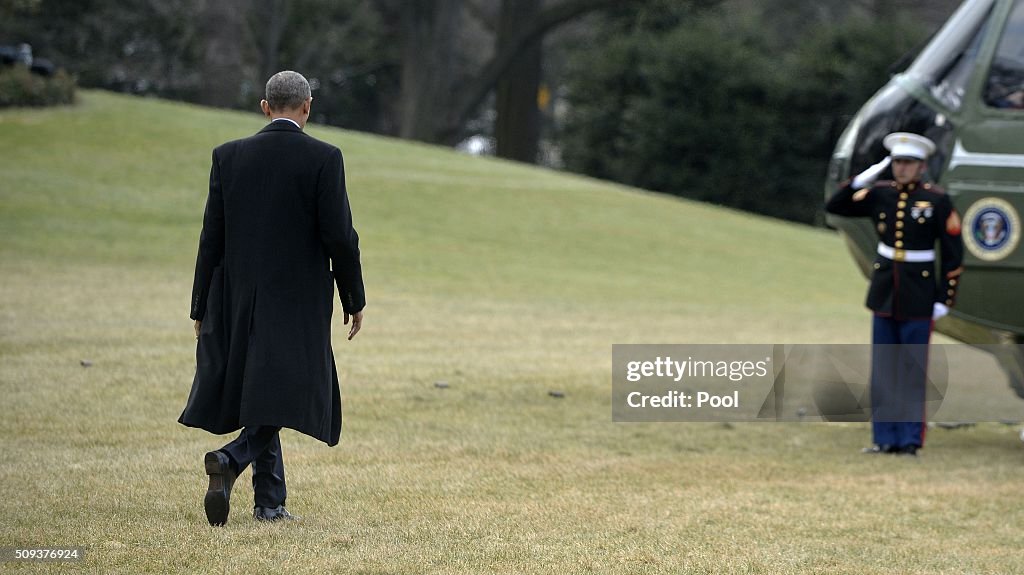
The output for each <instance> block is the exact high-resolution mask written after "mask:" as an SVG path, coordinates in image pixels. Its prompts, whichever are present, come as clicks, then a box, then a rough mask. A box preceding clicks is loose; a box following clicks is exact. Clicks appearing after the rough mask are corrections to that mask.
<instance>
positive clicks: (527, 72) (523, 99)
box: [494, 0, 542, 163]
mask: <svg viewBox="0 0 1024 575" xmlns="http://www.w3.org/2000/svg"><path fill="white" fill-rule="evenodd" d="M538 12H540V0H503V1H502V3H501V20H500V22H499V24H498V37H497V49H496V50H495V53H496V54H500V53H501V52H502V51H503V50H507V49H508V48H509V47H510V44H511V42H512V41H513V40H514V39H515V36H516V33H517V32H518V31H520V30H522V29H523V28H525V27H526V26H527V25H528V24H530V23H531V22H532V21H533V20H534V19H535V18H536V16H537V14H538ZM541 43H542V37H539V38H536V39H534V40H532V41H531V42H529V43H528V44H527V45H526V46H525V47H524V48H523V49H522V51H521V52H520V53H519V55H518V56H517V57H516V58H515V60H513V62H512V64H511V65H510V66H509V67H508V70H507V71H506V72H505V74H503V75H502V76H501V79H500V80H498V84H497V86H496V88H497V98H496V108H497V119H496V120H495V125H494V135H495V138H496V139H497V155H498V156H499V157H502V158H508V159H510V160H517V161H520V162H528V163H533V162H535V161H536V160H537V145H538V140H539V139H540V110H539V109H538V108H537V90H538V89H539V88H540V79H541Z"/></svg>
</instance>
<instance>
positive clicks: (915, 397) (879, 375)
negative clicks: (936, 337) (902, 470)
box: [871, 316, 932, 447]
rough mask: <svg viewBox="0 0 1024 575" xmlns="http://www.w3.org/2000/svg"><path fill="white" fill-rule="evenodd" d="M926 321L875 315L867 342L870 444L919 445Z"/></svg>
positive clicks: (922, 420)
mask: <svg viewBox="0 0 1024 575" xmlns="http://www.w3.org/2000/svg"><path fill="white" fill-rule="evenodd" d="M931 333H932V321H931V320H930V319H925V320H906V321H897V320H894V319H892V318H887V317H880V316H875V320H874V323H873V325H872V337H871V341H872V344H873V345H872V347H871V432H872V435H873V436H874V442H875V444H876V445H891V446H894V447H907V446H911V445H913V446H915V447H922V446H923V445H924V435H925V429H926V426H925V418H926V417H927V416H926V414H925V399H926V397H925V390H926V383H927V379H928V342H929V340H930V339H931Z"/></svg>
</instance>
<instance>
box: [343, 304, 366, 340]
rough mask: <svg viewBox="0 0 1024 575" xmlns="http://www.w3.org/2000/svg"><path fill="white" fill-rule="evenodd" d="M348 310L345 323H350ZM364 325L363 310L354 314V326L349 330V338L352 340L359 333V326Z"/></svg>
mask: <svg viewBox="0 0 1024 575" xmlns="http://www.w3.org/2000/svg"><path fill="white" fill-rule="evenodd" d="M348 318H349V314H348V312H345V325H348ZM362 326H363V312H362V310H360V311H357V312H356V313H354V314H352V328H351V329H349V330H348V339H349V340H351V339H352V338H353V337H355V336H356V334H357V333H359V328H361V327H362Z"/></svg>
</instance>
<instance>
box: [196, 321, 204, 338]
mask: <svg viewBox="0 0 1024 575" xmlns="http://www.w3.org/2000/svg"><path fill="white" fill-rule="evenodd" d="M201 327H203V322H201V321H199V320H198V319H197V320H196V339H199V328H201Z"/></svg>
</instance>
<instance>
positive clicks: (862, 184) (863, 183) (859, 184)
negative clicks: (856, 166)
mask: <svg viewBox="0 0 1024 575" xmlns="http://www.w3.org/2000/svg"><path fill="white" fill-rule="evenodd" d="M890 163H892V156H886V157H884V158H882V161H881V162H878V163H877V164H875V165H873V166H871V167H870V168H868V169H866V170H864V171H863V172H861V173H859V174H857V175H856V176H854V178H853V189H855V190H862V189H864V188H866V187H868V186H870V185H871V184H873V183H875V180H877V179H878V176H879V175H881V173H882V172H883V171H884V170H885V169H886V168H888V167H889V164H890Z"/></svg>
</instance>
